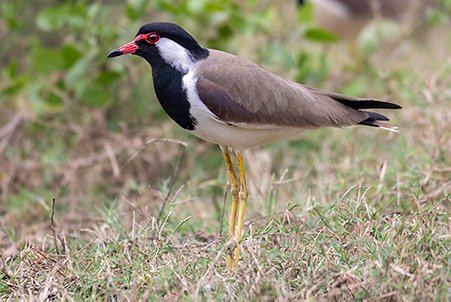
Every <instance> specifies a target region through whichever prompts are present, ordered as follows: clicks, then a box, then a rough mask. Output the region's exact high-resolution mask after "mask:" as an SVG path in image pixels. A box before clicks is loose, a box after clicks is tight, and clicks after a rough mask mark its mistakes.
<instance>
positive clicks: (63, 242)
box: [50, 197, 66, 254]
mask: <svg viewBox="0 0 451 302" xmlns="http://www.w3.org/2000/svg"><path fill="white" fill-rule="evenodd" d="M55 204H56V198H55V197H53V198H52V213H51V214H50V228H51V229H52V231H53V243H54V244H55V250H56V253H57V254H66V240H65V238H61V236H59V235H58V234H57V232H56V223H55V219H54V217H55ZM58 241H59V243H60V245H61V251H60V250H59V248H58Z"/></svg>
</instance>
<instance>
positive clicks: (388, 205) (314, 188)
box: [0, 0, 451, 301]
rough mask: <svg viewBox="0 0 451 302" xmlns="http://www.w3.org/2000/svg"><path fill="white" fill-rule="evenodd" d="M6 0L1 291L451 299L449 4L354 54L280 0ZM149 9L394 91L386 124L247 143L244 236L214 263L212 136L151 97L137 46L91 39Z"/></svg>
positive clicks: (242, 50) (217, 229) (0, 95)
mask: <svg viewBox="0 0 451 302" xmlns="http://www.w3.org/2000/svg"><path fill="white" fill-rule="evenodd" d="M223 2H226V7H227V10H226V11H225V12H226V13H224V11H223ZM5 3H6V4H3V3H2V5H0V10H1V12H2V13H4V14H5V16H6V17H7V18H6V17H5V18H6V19H5V20H6V21H4V22H5V24H7V26H8V27H7V33H8V35H5V36H3V38H5V39H6V38H7V39H8V40H7V41H8V43H4V47H3V46H2V48H1V49H0V58H1V59H2V60H0V67H1V72H0V79H1V80H2V81H1V82H0V102H1V103H0V104H2V106H0V167H1V170H0V256H1V257H0V300H7V299H10V300H32V299H38V300H44V299H58V300H59V299H61V300H63V299H67V300H85V299H88V300H121V301H122V300H132V301H134V300H162V299H165V300H170V301H172V300H177V299H178V300H252V301H260V300H300V299H301V300H324V299H330V300H364V299H365V300H389V301H392V300H393V301H404V300H407V301H412V300H437V301H447V300H450V298H451V293H450V288H451V285H450V281H451V278H450V263H451V259H450V246H451V242H450V235H449V234H450V223H449V222H450V216H449V210H450V201H451V200H450V199H451V195H450V189H451V182H450V179H451V157H450V156H449V154H450V150H451V137H450V133H451V131H450V126H449V125H451V119H450V115H449V104H450V100H451V91H450V87H451V76H450V75H451V62H450V58H449V53H451V51H450V49H451V40H450V37H449V35H447V34H446V33H448V31H449V30H448V28H449V24H450V20H449V17H448V18H445V17H443V16H442V18H443V19H442V20H441V21H440V20H438V21H437V20H435V25H433V26H429V27H428V28H427V29H425V30H424V32H423V33H421V34H420V35H419V36H415V35H410V34H409V33H410V31H408V30H407V33H406V34H405V35H401V36H398V37H396V38H395V39H394V40H393V41H380V44H378V48H377V49H376V50H374V52H372V53H366V54H361V55H362V56H363V57H359V58H354V57H353V56H352V55H351V54H350V53H349V52H348V51H347V47H346V45H343V44H342V43H337V44H332V45H327V46H324V45H323V44H318V43H317V42H314V41H311V40H309V39H308V37H305V36H303V32H304V30H305V29H306V28H308V27H309V26H310V25H309V23H308V22H304V23H302V24H301V25H299V24H300V23H299V22H297V21H296V20H297V19H296V18H297V17H296V16H291V15H287V16H291V18H294V21H293V20H292V19H289V18H290V17H287V20H285V17H284V18H279V17H280V16H281V13H283V12H284V9H285V10H287V9H288V10H289V9H290V8H289V7H287V8H285V7H278V6H274V5H270V4H268V5H267V6H268V7H267V8H266V7H264V8H265V9H263V8H260V7H259V6H255V4H252V3H253V1H248V2H246V4H245V5H244V4H243V7H238V6H237V5H236V4H235V1H222V0H221V1H219V0H218V1H209V3H210V4H208V5H206V4H205V5H203V6H202V5H201V6H196V5H194V4H195V3H197V2H196V1H194V0H184V1H180V3H181V4H180V5H177V6H168V5H167V4H165V2H164V1H156V2H152V3H153V4H147V6H145V5H144V4H142V5H144V6H145V7H140V5H141V4H140V2H139V1H138V2H134V1H132V2H130V3H128V4H116V5H115V6H111V7H109V6H101V7H100V6H98V4H89V5H81V4H80V5H79V4H76V3H69V2H68V3H66V2H64V3H63V4H60V5H57V6H56V7H52V6H49V7H44V8H39V9H36V11H35V12H33V10H32V9H30V7H28V6H26V5H28V2H27V3H25V2H24V3H22V2H21V1H18V2H17V3H15V2H12V1H8V0H7V2H5ZM80 3H81V2H80ZM149 3H150V2H149ZM199 3H200V2H199ZM151 6H152V7H151ZM25 7H26V8H27V9H25ZM21 9H23V11H24V16H27V18H24V19H23V20H18V19H17V20H16V19H15V18H14V17H12V16H15V15H16V13H15V12H16V11H19V10H21ZM149 11H152V13H154V12H155V13H156V14H158V16H160V15H161V16H164V17H165V18H167V19H169V20H176V21H177V22H179V23H181V24H183V25H184V26H185V27H187V28H190V31H191V32H193V34H195V35H196V36H199V39H200V40H201V41H202V43H204V44H208V45H210V46H214V47H217V48H221V49H224V50H228V51H232V52H235V53H238V54H241V55H243V56H247V57H250V58H251V59H253V60H255V61H257V62H259V63H261V64H263V65H265V66H266V67H267V68H269V69H272V70H276V71H277V72H278V73H280V74H283V75H284V76H286V77H288V78H292V79H297V80H299V81H302V82H306V83H308V84H310V85H315V86H319V87H322V88H326V89H333V90H337V91H345V92H346V93H350V94H355V95H361V96H363V97H366V96H368V97H369V96H374V97H378V98H383V99H387V100H392V101H394V102H396V103H400V104H401V105H402V106H403V107H404V109H403V110H402V111H397V112H385V113H387V115H388V116H389V117H390V119H391V122H392V123H393V124H394V125H397V126H398V127H399V128H400V133H397V134H394V133H389V132H385V131H381V130H378V129H373V128H369V127H351V128H348V129H323V130H318V131H311V132H306V133H304V134H302V136H300V137H299V138H296V139H293V140H290V141H286V142H280V143H276V144H273V145H269V146H265V147H262V148H257V149H254V150H248V151H246V153H245V159H246V168H247V172H248V174H247V176H248V182H249V189H250V195H249V203H248V207H247V209H246V219H245V228H244V230H245V234H244V237H243V240H242V242H241V247H242V256H241V260H240V267H239V270H238V271H237V272H229V271H227V270H226V269H225V262H226V261H225V259H226V255H227V250H228V249H230V248H232V247H233V244H232V242H230V240H229V238H228V237H227V217H228V213H229V211H230V194H229V196H228V198H227V200H226V203H225V213H224V216H223V215H222V210H223V205H224V191H225V189H226V182H227V178H226V176H227V175H226V170H225V167H224V164H223V160H222V155H221V152H220V150H219V148H218V147H217V146H213V145H211V144H208V143H206V142H203V141H200V140H198V139H196V138H194V137H192V136H191V135H190V134H189V133H185V132H183V131H182V130H180V129H178V128H177V127H176V126H175V125H174V123H173V122H171V121H170V120H169V119H168V118H167V117H166V116H165V115H164V114H163V112H162V110H161V108H159V105H158V103H157V102H156V100H155V99H154V94H153V91H152V89H151V88H150V87H151V82H150V77H149V76H143V75H146V74H148V73H149V68H148V66H146V65H145V64H144V63H143V62H141V61H138V60H133V59H130V58H128V59H124V60H123V61H121V62H118V61H115V62H108V63H107V62H106V60H105V58H104V56H105V53H106V52H107V51H108V50H110V49H111V48H112V47H115V46H117V45H119V44H120V43H121V42H124V41H126V40H127V39H130V37H131V36H132V35H133V34H134V31H135V27H136V28H137V27H138V25H139V24H141V23H143V22H144V21H142V20H148V19H149V18H150V19H155V18H156V17H155V16H153V15H152V16H151V17H149V16H148V15H146V12H149ZM124 12H125V13H124ZM304 13H305V12H304ZM61 14H63V15H64V14H66V15H65V16H66V18H61V17H60V15H61ZM111 14H112V15H111ZM55 16H56V17H55ZM111 16H118V17H117V18H112V17H111ZM284 16H285V15H284ZM36 18H38V19H39V21H36ZM221 18H225V19H224V20H225V21H220V20H223V19H221ZM288 19H289V20H288ZM61 20H70V26H69V25H67V26H68V30H66V27H64V26H63V27H61V26H62V25H61V24H60V22H62V21H61ZM80 20H84V22H79V21H80ZM218 20H219V21H218ZM290 20H291V21H293V22H291V21H290ZM289 21H290V22H289ZM1 22H3V21H2V20H0V37H1V35H2V28H3V27H2V26H3V23H1ZM36 22H37V24H38V27H37V28H36V27H35V26H34V24H35V23H36ZM207 25H208V26H209V28H210V29H211V32H210V31H208V32H204V28H205V27H206V26H207ZM300 26H301V27H300ZM26 29H27V30H26ZM117 31H120V32H117ZM277 33H280V37H279V36H278V35H277ZM287 33H291V34H289V35H288V34H287ZM276 36H277V38H275V37H276ZM24 37H25V38H24ZM55 37H62V39H63V41H62V42H61V43H59V42H58V41H56V40H55ZM93 37H95V38H96V39H94V38H93ZM44 42H45V43H44ZM21 43H24V44H21ZM63 44H64V45H65V46H64V47H63ZM40 47H41V48H43V49H40ZM29 49H33V51H32V55H30V56H27V55H26V54H27V53H28V52H27V50H29ZM48 49H50V50H49V51H47V50H48ZM87 49H90V51H89V52H86V50H87ZM38 53H41V54H43V56H38V55H37V54H38ZM49 54H51V55H50V56H49ZM53 56H57V57H58V58H57V59H56V63H55V65H48V64H52V58H53ZM22 58H23V59H22ZM40 59H42V61H41V62H36V60H38V61H39V60H40ZM44 61H46V62H47V63H46V62H44ZM5 62H6V63H5ZM87 67H89V68H87ZM86 87H91V88H92V87H96V88H92V89H91V90H86V89H87V88H86ZM99 87H100V88H102V87H107V88H108V92H107V93H106V94H104V93H102V92H100V91H99ZM106 97H111V98H106ZM93 98H94V99H93ZM99 100H103V101H104V102H105V103H104V104H97V103H96V102H97V101H99ZM90 102H92V103H90ZM14 122H17V123H14ZM155 138H157V139H160V138H170V139H173V140H170V141H167V140H166V141H165V140H158V141H155V142H152V143H149V141H152V140H153V139H155ZM180 142H183V143H186V147H185V146H184V145H183V144H180ZM182 154H183V157H182ZM179 160H180V166H179V168H178V169H176V166H177V162H178V161H179ZM168 193H169V194H168ZM53 197H55V200H56V203H55V211H54V222H55V224H56V226H55V227H54V228H52V226H51V220H50V216H51V213H52V203H51V201H52V198H53ZM163 203H165V204H166V206H165V209H164V211H163V214H162V217H161V219H159V217H158V216H159V212H160V209H161V208H162V205H163ZM223 217H224V218H223Z"/></svg>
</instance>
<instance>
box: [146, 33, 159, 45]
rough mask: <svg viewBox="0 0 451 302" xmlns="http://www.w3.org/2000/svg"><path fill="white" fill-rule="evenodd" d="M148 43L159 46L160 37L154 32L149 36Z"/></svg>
mask: <svg viewBox="0 0 451 302" xmlns="http://www.w3.org/2000/svg"><path fill="white" fill-rule="evenodd" d="M146 40H147V42H149V43H150V44H157V43H158V41H160V35H159V34H157V33H155V32H152V33H150V34H149V35H148V36H147V39H146Z"/></svg>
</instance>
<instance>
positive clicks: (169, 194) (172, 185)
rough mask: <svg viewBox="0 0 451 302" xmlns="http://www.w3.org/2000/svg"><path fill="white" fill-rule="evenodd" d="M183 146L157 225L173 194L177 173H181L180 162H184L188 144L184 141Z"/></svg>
mask: <svg viewBox="0 0 451 302" xmlns="http://www.w3.org/2000/svg"><path fill="white" fill-rule="evenodd" d="M182 146H183V149H182V154H180V157H179V159H178V161H177V165H176V166H175V169H174V172H173V173H172V175H171V178H170V180H169V185H168V192H167V193H166V196H165V197H164V200H163V204H162V205H161V208H160V212H159V213H158V218H157V225H159V223H160V219H161V216H162V215H163V212H164V209H165V208H166V204H167V202H168V200H169V197H170V196H171V192H172V188H173V187H174V183H175V178H176V177H177V175H178V173H179V170H180V164H181V163H182V160H183V157H184V156H185V151H186V144H185V143H183V144H182Z"/></svg>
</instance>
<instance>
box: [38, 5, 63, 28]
mask: <svg viewBox="0 0 451 302" xmlns="http://www.w3.org/2000/svg"><path fill="white" fill-rule="evenodd" d="M66 17H67V16H66V7H65V6H49V7H47V8H46V9H44V10H42V11H41V12H39V14H38V17H37V18H36V25H37V26H38V28H39V29H41V30H44V31H55V30H58V29H61V28H62V27H63V25H64V22H66Z"/></svg>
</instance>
